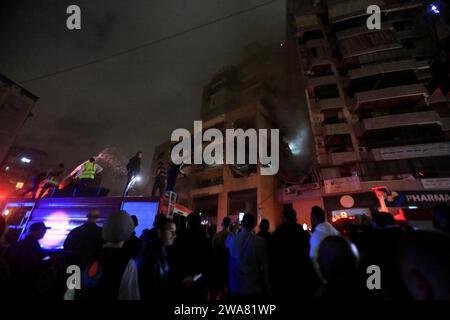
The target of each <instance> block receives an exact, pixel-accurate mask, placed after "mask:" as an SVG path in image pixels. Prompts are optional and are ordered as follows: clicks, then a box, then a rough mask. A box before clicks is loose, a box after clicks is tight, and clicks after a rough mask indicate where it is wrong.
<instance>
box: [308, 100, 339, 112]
mask: <svg viewBox="0 0 450 320" xmlns="http://www.w3.org/2000/svg"><path fill="white" fill-rule="evenodd" d="M310 102H311V107H313V108H315V109H316V110H317V111H323V110H327V109H338V108H344V107H345V99H343V98H332V99H320V100H317V101H314V100H313V99H311V100H310Z"/></svg>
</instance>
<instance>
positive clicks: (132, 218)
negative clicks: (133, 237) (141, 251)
mask: <svg viewBox="0 0 450 320" xmlns="http://www.w3.org/2000/svg"><path fill="white" fill-rule="evenodd" d="M131 220H133V223H134V226H135V227H137V226H138V225H139V220H138V217H136V215H134V214H133V215H132V216H131Z"/></svg>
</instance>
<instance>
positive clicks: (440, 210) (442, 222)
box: [433, 204, 450, 233]
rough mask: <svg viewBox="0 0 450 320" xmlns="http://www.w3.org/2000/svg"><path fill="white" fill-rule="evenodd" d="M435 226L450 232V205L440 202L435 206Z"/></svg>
mask: <svg viewBox="0 0 450 320" xmlns="http://www.w3.org/2000/svg"><path fill="white" fill-rule="evenodd" d="M433 226H434V227H435V228H436V229H438V230H440V231H443V232H446V233H450V206H448V205H446V204H438V205H437V206H436V207H434V210H433Z"/></svg>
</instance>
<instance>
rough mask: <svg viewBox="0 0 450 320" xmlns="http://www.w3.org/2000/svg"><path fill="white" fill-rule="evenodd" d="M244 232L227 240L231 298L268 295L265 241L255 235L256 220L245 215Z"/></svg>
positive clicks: (250, 215)
mask: <svg viewBox="0 0 450 320" xmlns="http://www.w3.org/2000/svg"><path fill="white" fill-rule="evenodd" d="M242 226H243V229H242V230H241V232H239V233H231V234H229V235H228V237H227V240H226V248H227V249H228V251H229V253H230V269H229V275H230V277H229V290H230V293H231V296H232V297H234V298H236V299H239V298H252V297H257V296H260V295H264V294H267V293H268V289H269V270H268V269H269V268H268V265H269V263H268V256H267V247H266V241H265V240H264V239H263V238H261V237H258V236H257V235H255V234H254V233H253V229H254V228H255V227H256V218H255V216H254V215H252V214H249V213H247V214H245V215H244V218H243V220H242Z"/></svg>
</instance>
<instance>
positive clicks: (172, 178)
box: [166, 162, 185, 192]
mask: <svg viewBox="0 0 450 320" xmlns="http://www.w3.org/2000/svg"><path fill="white" fill-rule="evenodd" d="M182 168H183V162H182V163H180V164H175V163H173V162H171V163H170V165H169V170H168V171H167V188H166V192H173V191H175V185H176V183H177V179H178V176H179V175H180V174H181V175H183V176H185V174H184V172H183V170H182Z"/></svg>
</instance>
